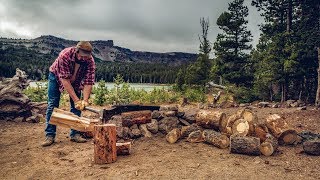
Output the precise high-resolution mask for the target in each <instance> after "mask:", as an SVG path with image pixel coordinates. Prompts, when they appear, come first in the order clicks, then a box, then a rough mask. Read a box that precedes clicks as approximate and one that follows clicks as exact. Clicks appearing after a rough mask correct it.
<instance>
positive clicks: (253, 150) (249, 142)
mask: <svg viewBox="0 0 320 180" xmlns="http://www.w3.org/2000/svg"><path fill="white" fill-rule="evenodd" d="M259 147H260V139H259V138H256V137H243V136H234V135H232V136H231V137H230V152H231V153H236V154H246V155H253V156H259V155H260V149H259Z"/></svg>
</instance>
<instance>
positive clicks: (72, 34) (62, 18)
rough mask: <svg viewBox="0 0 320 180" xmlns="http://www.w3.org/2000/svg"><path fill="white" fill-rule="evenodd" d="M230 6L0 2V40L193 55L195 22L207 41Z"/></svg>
mask: <svg viewBox="0 0 320 180" xmlns="http://www.w3.org/2000/svg"><path fill="white" fill-rule="evenodd" d="M229 2H231V0H0V37H7V38H27V39H31V38H36V37H39V36H41V35H54V36H57V37H61V38H65V39H71V40H113V41H114V45H116V46H121V47H125V48H129V49H131V50H137V51H152V52H192V53H198V52H199V38H198V36H199V34H200V33H201V26H200V18H201V17H204V18H209V23H210V27H209V32H208V37H209V40H210V42H211V43H214V42H215V39H216V37H217V34H218V33H221V30H220V29H219V28H218V26H217V25H216V20H217V18H218V17H219V15H220V14H221V13H222V12H224V11H226V10H227V8H228V3H229ZM250 2H251V0H245V5H247V6H248V7H249V16H248V18H247V19H248V21H249V23H248V29H249V30H251V33H252V35H253V42H252V43H253V45H254V46H255V45H256V44H257V43H258V39H259V35H260V30H259V27H258V25H259V24H261V23H262V22H263V18H262V17H260V15H259V13H258V12H257V11H256V9H255V8H254V7H252V6H251V5H250Z"/></svg>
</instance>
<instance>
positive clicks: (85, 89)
mask: <svg viewBox="0 0 320 180" xmlns="http://www.w3.org/2000/svg"><path fill="white" fill-rule="evenodd" d="M91 90H92V85H84V87H83V100H84V101H86V102H88V99H89V97H90V94H91Z"/></svg>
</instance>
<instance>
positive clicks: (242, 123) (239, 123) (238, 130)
mask: <svg viewBox="0 0 320 180" xmlns="http://www.w3.org/2000/svg"><path fill="white" fill-rule="evenodd" d="M248 133H249V123H248V121H246V120H244V119H238V120H236V121H235V122H234V123H233V125H232V134H233V135H240V136H246V135H247V134H248Z"/></svg>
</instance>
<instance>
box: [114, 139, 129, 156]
mask: <svg viewBox="0 0 320 180" xmlns="http://www.w3.org/2000/svg"><path fill="white" fill-rule="evenodd" d="M116 147H117V155H118V156H120V155H130V154H131V142H125V143H116Z"/></svg>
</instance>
